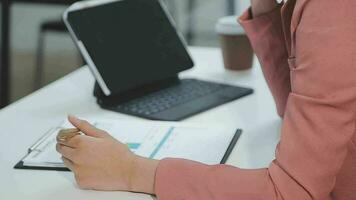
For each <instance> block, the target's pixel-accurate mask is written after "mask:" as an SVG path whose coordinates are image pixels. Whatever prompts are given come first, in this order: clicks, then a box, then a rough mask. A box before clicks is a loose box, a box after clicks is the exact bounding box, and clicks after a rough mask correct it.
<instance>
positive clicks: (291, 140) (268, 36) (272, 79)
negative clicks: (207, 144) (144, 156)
mask: <svg viewBox="0 0 356 200" xmlns="http://www.w3.org/2000/svg"><path fill="white" fill-rule="evenodd" d="M355 8H356V1H355V0H323V1H321V0H320V1H318V0H288V1H287V3H286V4H285V5H283V6H282V5H280V6H279V7H278V8H276V9H275V10H274V11H272V12H271V13H268V14H265V15H263V16H260V17H257V18H254V19H251V16H249V12H246V13H245V14H244V15H243V16H242V17H241V18H240V23H241V24H242V25H243V26H244V28H245V30H246V32H247V34H248V36H249V38H250V41H251V43H252V46H253V48H254V50H255V52H256V54H257V56H258V58H259V60H260V63H261V65H262V66H263V72H264V75H265V78H266V80H267V83H268V85H269V87H270V89H271V92H272V94H273V96H274V98H275V101H276V105H277V110H278V113H279V114H280V115H281V116H283V118H284V119H283V127H282V130H281V131H282V136H281V141H280V144H279V145H278V147H277V149H276V159H275V160H274V161H273V162H272V163H271V164H270V166H269V167H268V168H266V169H257V170H244V169H239V168H236V167H232V166H227V165H216V166H208V165H203V164H200V163H196V162H192V161H187V160H180V159H166V160H163V161H161V163H160V164H159V166H158V169H157V173H156V183H155V192H156V194H157V197H158V199H159V200H183V199H187V200H188V199H192V200H193V199H194V200H198V199H202V200H213V199H222V200H240V199H241V200H257V199H263V200H275V199H285V200H290V199H291V200H294V199H295V200H311V199H318V200H319V199H320V200H326V199H337V200H354V199H356V146H355V144H356V134H355V132H356V128H355V124H356V11H355Z"/></svg>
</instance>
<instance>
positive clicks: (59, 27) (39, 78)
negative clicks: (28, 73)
mask: <svg viewBox="0 0 356 200" xmlns="http://www.w3.org/2000/svg"><path fill="white" fill-rule="evenodd" d="M47 32H59V33H67V28H66V26H65V25H64V22H63V21H61V20H48V21H46V22H44V23H42V24H41V26H40V30H39V37H38V46H37V58H36V70H35V74H34V88H35V89H38V88H40V87H41V86H42V83H43V74H44V69H43V63H44V56H45V55H44V53H45V51H44V47H45V36H46V33H47Z"/></svg>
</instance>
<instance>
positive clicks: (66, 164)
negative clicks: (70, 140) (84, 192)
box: [62, 156, 74, 172]
mask: <svg viewBox="0 0 356 200" xmlns="http://www.w3.org/2000/svg"><path fill="white" fill-rule="evenodd" d="M62 160H63V163H64V165H65V166H66V167H68V169H70V171H72V172H74V163H73V162H72V161H71V160H69V159H68V158H65V157H63V156H62Z"/></svg>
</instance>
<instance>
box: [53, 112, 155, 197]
mask: <svg viewBox="0 0 356 200" xmlns="http://www.w3.org/2000/svg"><path fill="white" fill-rule="evenodd" d="M68 120H69V121H70V122H71V123H72V124H73V126H75V127H76V128H78V129H79V130H80V131H81V132H83V133H84V134H85V135H78V136H75V137H73V138H71V139H68V140H66V141H57V142H58V143H57V145H56V149H57V151H58V152H59V153H60V154H61V155H62V159H63V162H64V164H65V166H67V167H68V168H69V169H70V170H71V171H72V172H73V173H74V175H75V180H76V182H77V184H78V186H79V187H80V188H82V189H94V190H111V191H113V190H120V191H133V192H143V193H149V194H154V177H155V171H156V168H157V165H158V161H155V160H151V159H146V158H143V157H140V156H137V155H135V154H133V153H132V152H131V151H130V149H129V148H128V147H127V145H125V144H123V143H121V142H119V141H118V140H116V139H115V138H113V137H112V136H111V135H110V134H109V133H107V132H105V131H103V130H100V129H97V128H95V127H94V126H92V125H91V124H89V123H88V122H87V121H84V120H80V119H78V118H76V117H73V116H69V117H68Z"/></svg>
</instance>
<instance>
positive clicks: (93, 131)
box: [68, 115, 107, 138]
mask: <svg viewBox="0 0 356 200" xmlns="http://www.w3.org/2000/svg"><path fill="white" fill-rule="evenodd" d="M68 120H69V122H70V123H71V124H72V125H73V126H75V127H76V128H78V129H79V130H81V131H82V132H83V133H84V134H85V135H88V136H91V137H98V138H102V137H105V136H107V133H106V132H105V131H103V130H100V129H98V128H96V127H94V126H93V125H91V124H90V123H89V122H87V121H85V120H81V119H78V118H76V117H74V116H72V115H69V116H68Z"/></svg>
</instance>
